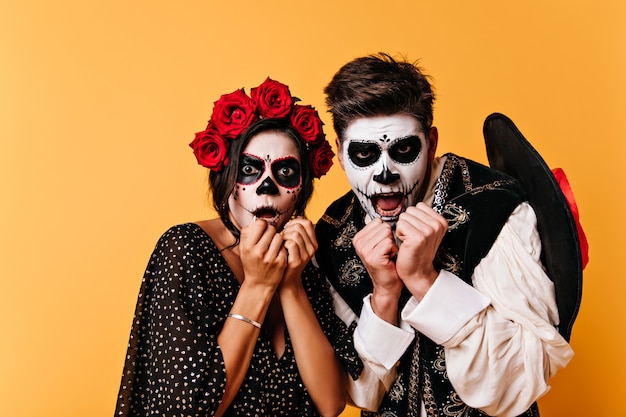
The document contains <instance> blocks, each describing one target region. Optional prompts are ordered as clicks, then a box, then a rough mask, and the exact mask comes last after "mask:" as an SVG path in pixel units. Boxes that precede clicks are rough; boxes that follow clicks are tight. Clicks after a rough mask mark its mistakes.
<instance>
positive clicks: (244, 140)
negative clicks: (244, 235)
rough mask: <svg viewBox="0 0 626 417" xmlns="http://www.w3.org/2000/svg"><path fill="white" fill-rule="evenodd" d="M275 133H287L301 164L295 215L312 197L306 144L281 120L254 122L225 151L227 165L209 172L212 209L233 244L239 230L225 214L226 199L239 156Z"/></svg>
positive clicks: (229, 192)
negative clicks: (253, 142)
mask: <svg viewBox="0 0 626 417" xmlns="http://www.w3.org/2000/svg"><path fill="white" fill-rule="evenodd" d="M267 131H275V132H281V133H284V134H286V135H287V136H288V137H290V138H291V139H293V141H294V143H295V144H296V147H297V148H298V154H299V156H300V163H301V165H302V168H301V174H302V190H301V191H300V195H299V196H298V201H296V207H295V210H294V215H296V216H300V215H304V210H305V208H306V205H307V203H308V202H309V200H310V198H311V195H312V194H313V168H312V167H311V162H310V160H309V156H308V152H307V147H306V142H305V141H304V139H302V137H301V136H300V135H299V134H298V132H297V131H296V130H295V129H294V127H293V126H292V125H291V123H289V121H288V120H284V119H261V120H259V121H257V122H255V123H253V124H252V125H251V126H250V127H249V128H248V129H246V131H245V132H243V133H242V134H241V135H239V136H238V137H237V138H235V139H234V140H233V141H232V143H231V146H230V148H229V149H228V164H227V165H226V166H225V167H224V168H223V169H222V170H220V171H217V172H216V171H213V170H212V171H211V172H210V173H209V189H210V192H211V195H212V196H213V207H214V208H215V210H216V211H217V213H218V215H219V216H220V219H221V220H222V222H224V224H225V225H226V228H227V229H228V230H230V232H231V233H232V234H233V236H235V239H236V242H235V244H234V245H233V246H235V245H237V244H238V243H239V235H240V232H239V230H238V229H237V228H236V227H235V225H234V224H233V223H232V222H231V221H230V217H229V216H228V214H229V213H230V210H229V207H228V198H229V197H230V194H231V193H232V192H233V190H234V189H235V185H236V183H237V173H238V172H239V163H240V161H241V159H240V157H241V154H242V152H243V150H244V149H245V147H246V145H247V144H248V142H250V140H251V139H252V138H253V137H254V136H255V135H257V134H259V133H261V132H267Z"/></svg>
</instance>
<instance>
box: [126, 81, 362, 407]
mask: <svg viewBox="0 0 626 417" xmlns="http://www.w3.org/2000/svg"><path fill="white" fill-rule="evenodd" d="M297 101H298V99H296V98H295V97H292V96H291V93H290V91H289V88H288V87H287V86H286V85H284V84H281V83H279V82H277V81H274V80H272V79H270V78H268V79H266V80H265V81H264V82H263V83H262V84H261V85H259V86H258V87H256V88H253V89H251V90H250V95H248V94H246V93H245V91H244V90H243V89H239V90H235V91H234V92H232V93H230V94H225V95H222V96H221V97H220V99H219V100H217V101H216V102H215V103H214V107H213V113H212V115H211V118H210V120H209V122H208V125H207V127H206V129H205V130H203V131H201V132H198V133H196V134H195V138H194V139H193V141H192V142H191V144H190V146H191V148H192V149H193V152H194V155H195V157H196V160H197V162H198V163H199V164H200V165H202V166H203V167H205V168H208V169H209V175H208V183H209V190H210V197H211V200H212V203H213V208H214V209H215V211H216V212H217V214H218V216H217V217H215V218H212V219H208V220H200V221H196V222H193V223H185V224H181V225H177V226H174V227H172V228H170V229H169V230H168V231H167V232H166V233H164V234H163V236H162V237H161V239H159V242H158V243H157V247H156V248H155V250H154V252H153V254H152V257H151V259H150V262H149V264H148V268H147V269H146V273H145V275H144V279H143V281H142V286H141V290H140V295H139V299H138V302H137V307H136V314H135V318H134V320H133V328H132V330H131V337H130V340H131V342H130V343H129V347H128V353H127V356H126V363H125V368H124V372H123V379H122V383H121V385H120V391H119V397H118V404H117V409H116V413H115V414H116V415H117V416H125V417H131V416H138V415H152V414H159V415H172V414H173V413H176V414H181V415H182V414H184V415H215V416H244V415H249V414H250V412H251V411H250V410H252V413H253V414H259V415H268V416H269V415H298V416H300V415H338V414H339V413H340V412H341V411H342V410H343V408H344V407H345V404H346V396H345V390H346V384H347V375H348V374H347V372H348V373H350V375H351V376H352V378H353V379H356V378H357V376H358V374H359V372H360V367H361V362H360V360H359V358H358V355H357V353H356V351H355V349H354V347H353V345H352V343H351V334H350V332H349V331H348V328H347V326H346V325H345V324H344V322H343V321H341V320H340V319H339V318H338V317H337V316H336V315H335V314H334V313H333V310H332V304H331V295H330V292H329V289H328V287H327V286H326V285H325V283H326V279H325V277H324V276H323V275H322V274H321V273H320V271H319V269H318V268H317V267H316V266H315V265H314V264H313V262H312V261H311V259H312V257H313V255H314V254H315V250H316V249H317V239H316V237H315V230H314V226H313V223H312V222H311V221H310V220H308V219H306V217H305V216H304V215H305V207H306V204H307V202H308V200H309V198H310V197H311V194H312V192H313V181H314V179H315V178H320V177H321V176H322V175H324V174H326V172H327V171H328V169H330V166H331V165H332V157H333V156H334V154H333V152H332V150H331V147H330V144H329V143H328V142H327V140H326V136H325V134H324V132H323V129H322V125H323V123H322V121H321V119H320V118H319V115H318V114H317V111H316V110H315V109H314V108H313V107H311V106H306V105H300V104H296V102H297ZM179 365H180V366H179ZM346 371H347V372H346ZM154 381H160V382H159V383H158V384H155V383H154ZM164 393H166V394H167V395H165V394H164ZM285 393H289V394H288V395H286V394H285Z"/></svg>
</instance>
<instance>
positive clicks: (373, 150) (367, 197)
mask: <svg viewBox="0 0 626 417" xmlns="http://www.w3.org/2000/svg"><path fill="white" fill-rule="evenodd" d="M428 158H429V157H428V147H427V144H426V135H425V133H424V132H422V130H421V125H420V123H419V121H418V120H417V119H416V118H415V117H412V116H409V115H406V114H394V115H391V116H375V117H364V118H359V119H355V120H354V121H352V122H351V123H350V124H349V125H348V127H347V129H346V131H345V139H344V141H343V142H342V144H341V149H340V162H341V165H342V167H343V168H344V170H345V171H346V175H347V177H348V181H349V182H350V185H351V186H352V190H353V191H354V193H355V194H356V196H357V197H358V199H359V202H360V203H361V206H362V207H363V209H364V210H365V212H366V213H367V215H368V216H369V217H371V218H375V217H379V218H381V219H382V220H383V221H386V222H391V223H395V222H396V221H397V220H398V216H399V215H400V213H402V212H403V211H405V210H406V208H407V207H409V206H412V205H415V204H417V203H418V201H417V198H418V195H419V192H420V189H421V188H422V187H423V184H422V183H423V182H424V181H425V178H426V170H427V169H428Z"/></svg>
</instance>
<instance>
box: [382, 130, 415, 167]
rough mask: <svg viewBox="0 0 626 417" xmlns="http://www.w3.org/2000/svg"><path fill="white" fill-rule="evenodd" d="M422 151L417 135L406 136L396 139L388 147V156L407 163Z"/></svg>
mask: <svg viewBox="0 0 626 417" xmlns="http://www.w3.org/2000/svg"><path fill="white" fill-rule="evenodd" d="M421 151H422V141H421V140H420V138H419V136H406V137H403V138H400V139H398V140H396V141H395V142H394V143H393V144H392V145H391V147H390V148H389V156H390V157H391V159H393V160H394V161H396V162H398V163H401V164H408V163H411V162H413V161H415V160H416V159H417V157H418V156H419V155H420V152H421Z"/></svg>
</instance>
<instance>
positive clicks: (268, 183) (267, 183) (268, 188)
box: [256, 177, 278, 195]
mask: <svg viewBox="0 0 626 417" xmlns="http://www.w3.org/2000/svg"><path fill="white" fill-rule="evenodd" d="M256 193H257V194H258V195H261V194H269V195H276V194H278V187H277V186H276V183H274V181H272V179H271V178H270V177H267V178H265V179H264V180H263V182H262V183H261V185H259V188H257V189H256Z"/></svg>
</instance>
